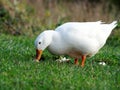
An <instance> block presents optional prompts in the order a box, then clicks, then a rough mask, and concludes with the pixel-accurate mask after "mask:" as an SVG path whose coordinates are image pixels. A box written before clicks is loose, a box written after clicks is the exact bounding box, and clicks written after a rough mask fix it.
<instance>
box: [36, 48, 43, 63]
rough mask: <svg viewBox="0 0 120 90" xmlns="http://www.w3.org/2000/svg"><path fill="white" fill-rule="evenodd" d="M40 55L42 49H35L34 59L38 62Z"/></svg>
mask: <svg viewBox="0 0 120 90" xmlns="http://www.w3.org/2000/svg"><path fill="white" fill-rule="evenodd" d="M41 55H42V50H38V49H36V61H37V62H39V60H40V58H41Z"/></svg>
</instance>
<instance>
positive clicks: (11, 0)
mask: <svg viewBox="0 0 120 90" xmlns="http://www.w3.org/2000/svg"><path fill="white" fill-rule="evenodd" d="M119 17H120V0H0V33H5V34H11V35H26V36H34V35H37V34H38V33H40V32H41V31H43V30H46V29H55V27H57V26H59V25H61V24H62V23H65V22H68V21H97V20H102V21H105V22H107V23H110V22H112V21H113V20H116V19H118V18H119ZM118 26H119V25H118ZM118 32H120V30H117V31H116V34H118Z"/></svg>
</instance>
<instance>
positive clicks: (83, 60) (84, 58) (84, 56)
mask: <svg viewBox="0 0 120 90" xmlns="http://www.w3.org/2000/svg"><path fill="white" fill-rule="evenodd" d="M85 60H86V55H82V63H81V67H84V63H85Z"/></svg>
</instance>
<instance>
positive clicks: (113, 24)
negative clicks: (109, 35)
mask: <svg viewBox="0 0 120 90" xmlns="http://www.w3.org/2000/svg"><path fill="white" fill-rule="evenodd" d="M110 26H111V27H110V28H111V30H112V29H114V28H115V27H116V26H117V21H113V22H112V23H111V24H110Z"/></svg>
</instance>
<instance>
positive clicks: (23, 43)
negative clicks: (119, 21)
mask: <svg viewBox="0 0 120 90" xmlns="http://www.w3.org/2000/svg"><path fill="white" fill-rule="evenodd" d="M34 39H35V37H26V36H10V35H4V34H0V90H97V89H98V90H120V37H119V36H115V35H113V36H112V35H111V36H110V38H109V39H108V41H107V43H106V45H105V46H104V47H103V48H102V49H101V50H100V51H99V53H97V54H96V55H95V56H94V57H92V58H87V60H86V62H85V67H84V68H82V67H80V66H75V65H74V64H73V59H72V58H71V62H70V63H58V62H56V61H55V59H57V58H58V56H55V55H52V54H50V53H49V52H48V51H47V50H45V51H44V52H43V57H42V61H41V62H39V63H38V62H35V61H34V57H35V48H34ZM66 57H67V58H68V56H66ZM100 61H104V62H105V63H106V65H105V66H103V65H99V62H100Z"/></svg>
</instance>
